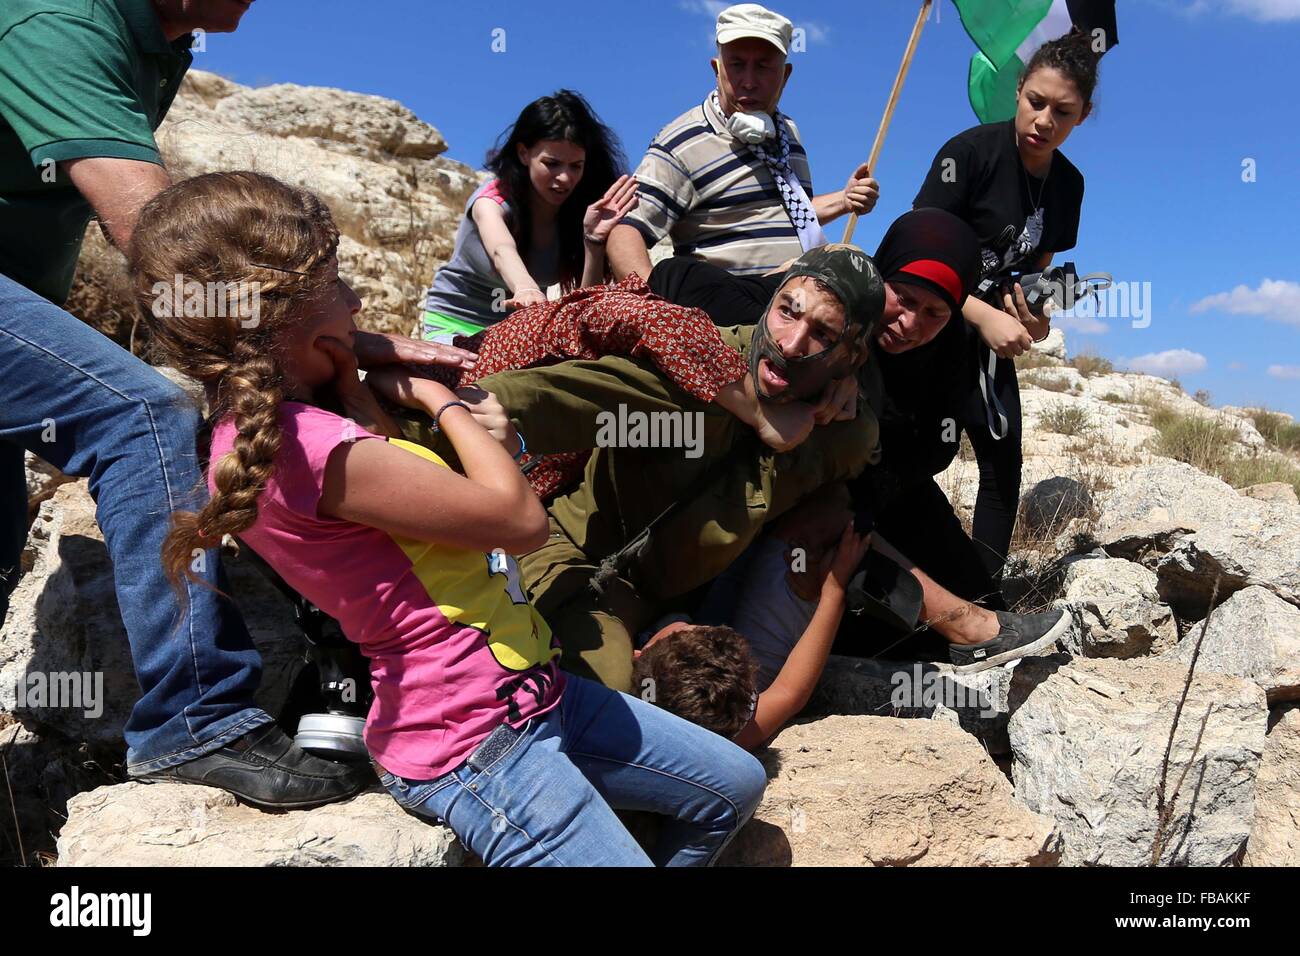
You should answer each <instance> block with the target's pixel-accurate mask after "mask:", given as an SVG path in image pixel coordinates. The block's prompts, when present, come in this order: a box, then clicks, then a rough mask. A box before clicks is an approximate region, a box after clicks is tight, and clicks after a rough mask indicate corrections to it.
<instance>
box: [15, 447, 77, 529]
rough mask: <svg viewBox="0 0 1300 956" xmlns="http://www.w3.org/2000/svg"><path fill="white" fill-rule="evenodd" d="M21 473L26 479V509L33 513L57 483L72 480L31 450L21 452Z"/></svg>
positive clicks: (52, 491) (54, 489)
mask: <svg viewBox="0 0 1300 956" xmlns="http://www.w3.org/2000/svg"><path fill="white" fill-rule="evenodd" d="M23 475H24V477H25V478H26V479H27V509H28V511H29V512H30V513H32V514H35V512H36V509H37V508H38V507H40V504H41V502H42V501H44V500H45V499H47V498H51V497H53V496H54V492H55V491H57V490H58V487H59V485H62V484H66V483H67V482H69V481H72V479H71V478H69V477H68V476H67V475H65V474H64V473H63V472H61V471H59V469H57V468H55V467H54V466H53V465H51V464H49V463H48V462H46V461H43V460H41V459H40V458H37V457H36V456H35V455H33V454H32V453H31V452H24V453H23Z"/></svg>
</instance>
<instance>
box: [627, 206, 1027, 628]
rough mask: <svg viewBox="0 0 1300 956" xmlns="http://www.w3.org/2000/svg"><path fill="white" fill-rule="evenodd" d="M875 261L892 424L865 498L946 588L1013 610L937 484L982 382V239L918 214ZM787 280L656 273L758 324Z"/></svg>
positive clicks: (686, 264)
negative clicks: (976, 308)
mask: <svg viewBox="0 0 1300 956" xmlns="http://www.w3.org/2000/svg"><path fill="white" fill-rule="evenodd" d="M874 259H875V263H876V267H877V268H878V269H879V270H880V274H881V275H882V276H883V277H884V279H885V309H884V313H883V315H882V317H881V320H880V323H879V324H878V325H877V327H876V329H875V331H874V332H873V333H872V346H873V347H872V354H873V357H874V361H871V362H868V363H867V365H866V366H865V367H864V369H863V374H862V375H861V377H860V383H861V387H862V390H863V392H864V393H865V398H866V400H867V402H868V404H869V405H870V406H871V408H872V410H873V411H874V412H875V413H876V417H877V419H879V421H880V440H881V451H882V460H881V462H880V464H879V465H876V466H874V467H870V468H868V469H867V470H866V471H865V472H864V473H863V474H862V476H861V477H859V478H858V479H857V480H856V481H855V482H853V484H852V486H851V490H852V491H853V496H854V503H855V505H856V506H857V507H858V508H860V509H862V510H868V511H870V512H872V514H873V515H874V516H875V518H876V526H877V527H878V528H879V529H880V531H881V533H882V534H883V535H884V536H885V537H886V538H888V539H889V541H890V542H891V543H892V544H893V545H894V546H895V547H896V548H898V550H899V551H901V552H902V553H903V554H906V555H907V556H908V557H909V558H911V559H912V560H913V561H915V562H916V564H917V565H919V566H920V567H922V568H924V569H925V570H926V571H927V572H928V573H929V574H930V575H931V577H933V578H934V579H935V580H936V581H937V582H938V583H939V584H942V585H943V586H944V587H946V588H947V589H948V590H950V591H952V592H953V593H954V594H956V595H958V596H959V597H962V598H964V599H965V600H968V601H972V602H976V603H980V604H983V605H984V606H986V607H989V608H991V609H994V610H1001V609H1003V608H1004V602H1003V600H1002V595H1001V592H1000V591H999V589H998V587H997V585H996V584H994V583H993V581H992V579H991V578H990V577H989V575H988V572H987V571H986V570H985V568H984V563H983V562H982V561H981V560H980V558H979V554H978V552H977V551H976V545H975V544H974V543H973V542H972V541H971V539H970V537H969V536H968V535H967V534H966V532H965V531H964V530H963V528H962V526H961V522H960V520H959V519H958V518H957V516H956V514H955V513H954V512H953V509H952V506H951V505H950V504H949V502H948V499H947V497H946V496H945V495H944V494H943V492H942V491H941V490H940V489H939V486H938V484H937V483H936V482H935V481H934V476H935V475H937V474H939V473H940V472H942V471H944V469H946V468H947V467H948V466H949V465H950V464H951V463H952V460H953V458H954V457H955V456H956V455H957V451H958V447H959V441H960V437H961V429H960V426H959V425H958V422H959V421H960V413H961V409H962V403H963V402H965V401H966V398H967V396H968V395H969V394H970V390H971V389H972V388H973V387H975V378H974V370H973V368H972V367H971V364H970V362H969V361H968V360H967V353H966V345H965V343H966V335H965V329H964V328H963V326H962V320H961V309H962V306H963V304H964V303H965V301H966V297H967V296H968V295H969V294H970V293H971V292H973V291H974V289H975V287H976V285H977V284H978V282H979V273H980V248H979V241H978V239H977V238H976V236H975V233H974V231H973V230H972V229H971V227H970V226H968V225H967V224H966V223H965V222H963V221H962V220H961V219H960V218H958V217H957V216H955V215H953V214H952V213H949V212H945V211H944V210H942V209H933V208H927V209H916V210H913V211H911V212H908V213H904V214H903V215H902V216H900V217H899V218H898V219H897V220H895V221H894V223H893V224H892V225H891V226H890V227H889V230H888V231H887V232H886V233H885V236H884V238H883V239H882V240H881V242H880V246H879V248H878V249H877V250H876V254H875V257H874ZM780 282H781V276H779V275H772V276H745V277H739V276H733V275H731V274H730V273H728V272H726V271H725V270H723V269H719V268H717V267H716V266H712V265H709V264H708V263H705V262H701V261H699V260H696V259H689V258H684V257H674V258H670V259H665V260H663V261H661V262H660V263H659V264H658V265H657V266H655V268H654V270H653V271H652V272H651V274H650V287H651V289H653V290H654V291H655V293H656V294H658V295H661V296H663V297H664V298H666V299H668V300H669V301H671V302H676V303H678V304H680V305H689V306H695V307H697V308H702V309H704V310H705V311H706V312H708V313H709V316H710V317H711V318H712V319H713V321H714V322H715V323H716V324H717V325H748V324H753V323H754V322H756V321H757V320H758V317H759V316H760V314H761V313H762V310H763V308H764V307H765V306H766V305H767V303H768V301H769V300H770V299H771V297H772V293H773V292H774V291H775V289H776V287H777V286H779V285H780ZM954 317H956V321H954V320H953V318H954Z"/></svg>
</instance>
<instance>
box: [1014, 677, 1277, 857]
mask: <svg viewBox="0 0 1300 956" xmlns="http://www.w3.org/2000/svg"><path fill="white" fill-rule="evenodd" d="M1186 673H1187V672H1186V668H1184V667H1179V666H1175V665H1173V664H1170V663H1166V662H1163V661H1155V660H1151V659H1139V660H1132V661H1116V660H1077V659H1076V660H1075V661H1074V662H1073V663H1070V664H1063V663H1062V661H1061V660H1060V659H1056V660H1052V659H1040V660H1032V661H1025V662H1023V663H1022V664H1021V665H1020V667H1018V668H1017V669H1016V676H1015V680H1014V681H1013V684H1012V689H1011V696H1012V715H1011V721H1010V724H1009V728H1008V729H1009V733H1010V737H1011V747H1012V750H1013V751H1014V753H1015V761H1014V763H1013V765H1012V773H1013V777H1014V779H1015V784H1016V796H1017V798H1018V799H1020V800H1021V801H1022V802H1023V803H1024V804H1025V805H1026V806H1028V807H1029V808H1030V809H1032V810H1035V811H1037V812H1039V813H1043V814H1046V815H1048V816H1051V817H1053V818H1054V819H1055V820H1056V822H1057V824H1058V826H1059V828H1060V833H1061V841H1062V854H1061V863H1062V864H1064V865H1104V866H1149V865H1150V863H1151V858H1152V853H1153V846H1154V843H1155V841H1156V836H1157V829H1158V827H1157V795H1158V793H1159V786H1160V778H1161V769H1162V765H1163V758H1164V753H1165V749H1166V747H1167V745H1168V740H1169V736H1170V728H1171V726H1172V724H1173V717H1174V710H1175V707H1176V706H1177V703H1178V700H1179V696H1180V694H1181V693H1182V689H1183V686H1184V682H1185V679H1186ZM1267 714H1268V711H1267V709H1266V705H1265V701H1264V693H1263V691H1261V690H1260V689H1259V688H1258V687H1257V686H1255V685H1254V684H1253V683H1251V682H1250V681H1246V680H1242V679H1241V678H1238V677H1229V676H1227V675H1223V674H1214V673H1210V672H1202V671H1201V670H1200V669H1199V668H1198V670H1197V673H1196V677H1195V679H1194V680H1193V682H1192V685H1191V689H1190V692H1189V695H1188V698H1187V702H1186V704H1185V706H1184V709H1183V712H1182V715H1181V718H1180V720H1179V723H1178V731H1177V734H1176V736H1175V740H1174V746H1173V749H1172V752H1171V755H1170V760H1169V765H1168V772H1167V775H1166V780H1167V782H1166V790H1165V793H1166V800H1167V802H1166V807H1167V809H1168V814H1167V819H1168V825H1167V826H1166V828H1165V837H1164V839H1163V841H1162V851H1161V853H1160V862H1161V863H1162V864H1165V865H1169V864H1185V865H1190V866H1222V865H1225V864H1228V863H1230V862H1232V861H1234V860H1236V859H1238V857H1239V854H1240V852H1241V850H1242V848H1243V847H1244V846H1245V843H1246V838H1247V836H1248V835H1249V833H1250V825H1251V820H1252V818H1253V817H1254V792H1255V786H1254V780H1255V773H1256V770H1257V769H1258V767H1259V761H1260V756H1261V755H1262V753H1263V751H1264V733H1265V726H1266V721H1267ZM1202 728H1203V730H1202ZM1189 764H1190V765H1191V766H1190V769H1189V770H1188V772H1187V774H1186V777H1185V779H1183V781H1182V786H1181V788H1180V787H1179V786H1178V783H1179V780H1180V778H1181V777H1182V776H1183V773H1184V770H1185V769H1187V768H1188V766H1189Z"/></svg>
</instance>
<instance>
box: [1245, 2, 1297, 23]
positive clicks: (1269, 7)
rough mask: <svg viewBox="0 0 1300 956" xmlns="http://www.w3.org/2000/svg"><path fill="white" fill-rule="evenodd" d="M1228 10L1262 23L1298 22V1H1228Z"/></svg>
mask: <svg viewBox="0 0 1300 956" xmlns="http://www.w3.org/2000/svg"><path fill="white" fill-rule="evenodd" d="M1228 9H1229V11H1231V12H1232V13H1239V14H1241V15H1242V16H1246V17H1250V18H1251V19H1252V20H1259V21H1262V22H1264V23H1269V22H1272V21H1276V20H1300V0H1228Z"/></svg>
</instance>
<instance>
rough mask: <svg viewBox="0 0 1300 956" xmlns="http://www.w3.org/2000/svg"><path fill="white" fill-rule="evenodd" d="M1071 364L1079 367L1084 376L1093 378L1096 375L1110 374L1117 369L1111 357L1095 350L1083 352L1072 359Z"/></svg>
mask: <svg viewBox="0 0 1300 956" xmlns="http://www.w3.org/2000/svg"><path fill="white" fill-rule="evenodd" d="M1069 364H1070V365H1073V366H1074V367H1075V368H1076V369H1078V370H1079V374H1080V375H1082V376H1083V377H1084V378H1092V376H1094V375H1109V374H1110V373H1111V372H1113V371H1115V366H1114V364H1113V363H1112V362H1111V360H1110V359H1108V358H1105V357H1103V356H1101V355H1097V354H1095V353H1093V352H1081V353H1079V354H1078V355H1076V356H1075V357H1074V358H1072V359H1070V362H1069Z"/></svg>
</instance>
